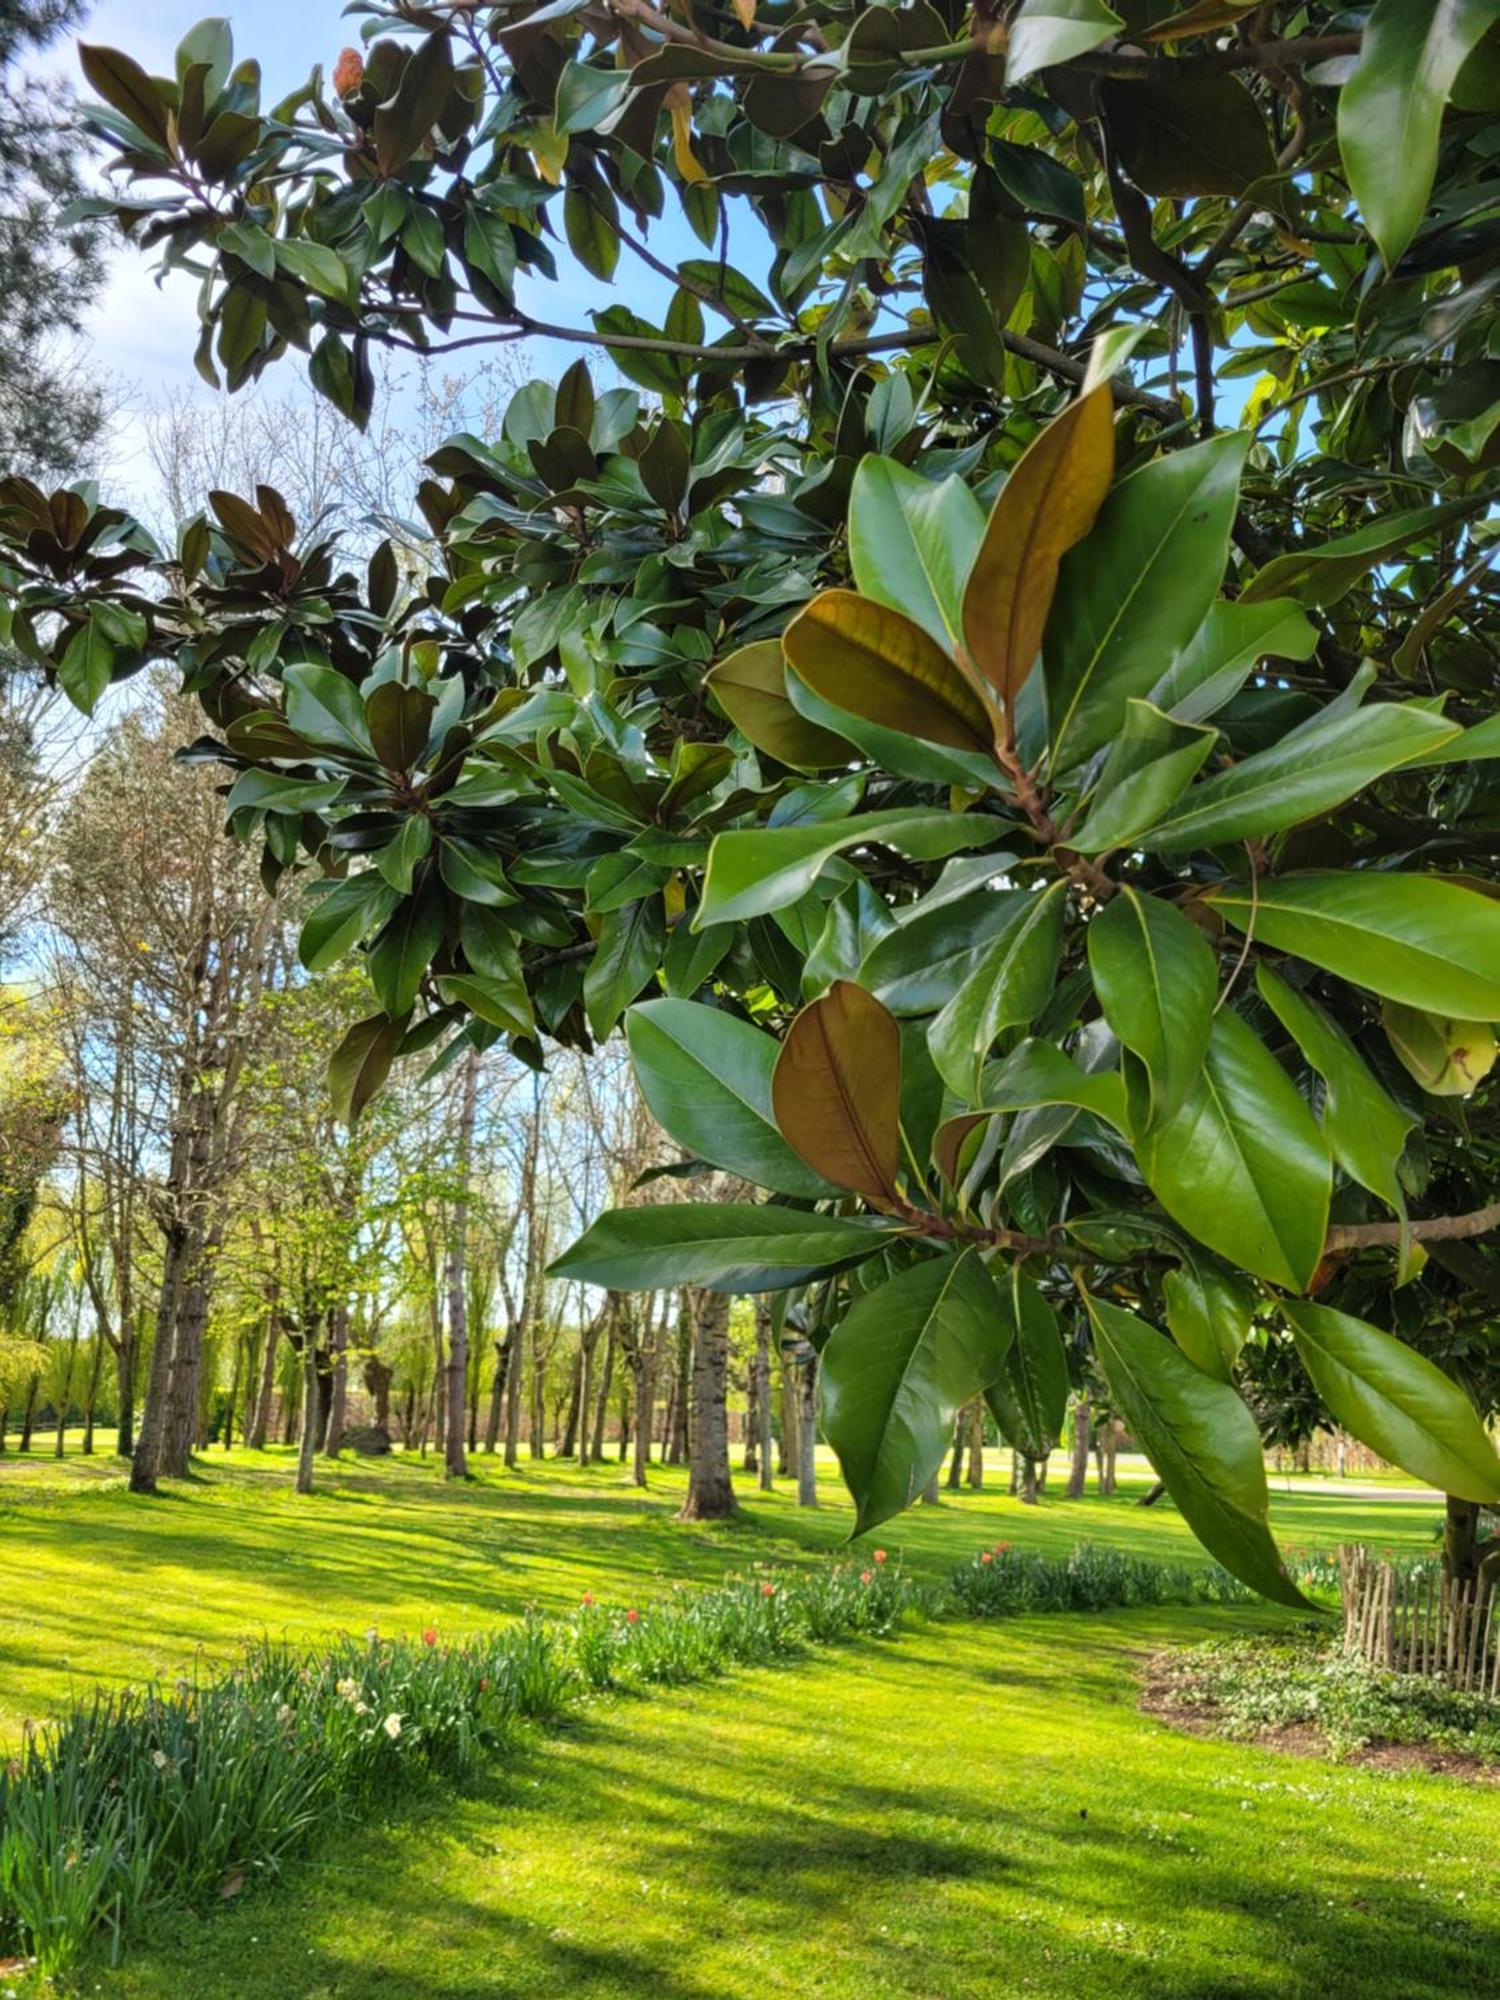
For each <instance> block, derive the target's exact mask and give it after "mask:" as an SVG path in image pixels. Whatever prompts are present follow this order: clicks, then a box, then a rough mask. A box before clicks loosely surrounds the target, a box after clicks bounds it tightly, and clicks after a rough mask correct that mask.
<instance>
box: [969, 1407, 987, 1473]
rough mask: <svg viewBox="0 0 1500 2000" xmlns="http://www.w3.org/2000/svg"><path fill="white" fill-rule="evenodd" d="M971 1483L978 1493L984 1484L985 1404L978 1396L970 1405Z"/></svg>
mask: <svg viewBox="0 0 1500 2000" xmlns="http://www.w3.org/2000/svg"><path fill="white" fill-rule="evenodd" d="M969 1484H970V1486H971V1487H973V1489H974V1491H975V1492H976V1493H977V1492H979V1490H980V1489H981V1487H982V1486H983V1485H984V1404H983V1403H982V1402H981V1401H980V1400H979V1398H978V1397H977V1396H976V1397H975V1398H974V1401H973V1402H972V1403H970V1405H969Z"/></svg>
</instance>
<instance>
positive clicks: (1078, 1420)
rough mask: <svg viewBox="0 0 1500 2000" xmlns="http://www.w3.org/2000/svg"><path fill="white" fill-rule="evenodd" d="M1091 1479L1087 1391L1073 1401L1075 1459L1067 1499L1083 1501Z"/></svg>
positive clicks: (1069, 1475)
mask: <svg viewBox="0 0 1500 2000" xmlns="http://www.w3.org/2000/svg"><path fill="white" fill-rule="evenodd" d="M1088 1477H1089V1396H1088V1391H1087V1389H1082V1390H1080V1391H1079V1393H1078V1395H1077V1396H1075V1397H1074V1399H1073V1457H1072V1460H1071V1462H1070V1464H1069V1466H1068V1486H1067V1497H1068V1498H1069V1499H1070V1500H1081V1499H1082V1498H1083V1491H1084V1488H1085V1486H1086V1485H1087V1484H1088Z"/></svg>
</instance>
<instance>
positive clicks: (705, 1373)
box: [680, 1291, 737, 1521]
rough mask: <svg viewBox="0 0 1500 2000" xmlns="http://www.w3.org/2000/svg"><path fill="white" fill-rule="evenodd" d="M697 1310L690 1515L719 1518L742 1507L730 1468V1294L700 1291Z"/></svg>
mask: <svg viewBox="0 0 1500 2000" xmlns="http://www.w3.org/2000/svg"><path fill="white" fill-rule="evenodd" d="M689 1310H690V1312H691V1334H692V1374H691V1383H692V1407H693V1431H692V1457H691V1460H690V1462H689V1466H688V1490H687V1498H686V1499H685V1500H684V1501H683V1503H682V1513H681V1516H680V1518H681V1519H682V1520H684V1521H719V1520H723V1519H725V1518H726V1517H727V1516H728V1515H730V1514H733V1513H734V1512H735V1509H736V1504H737V1503H736V1501H735V1497H734V1483H733V1480H732V1479H731V1477H730V1471H729V1406H728V1395H729V1299H728V1296H727V1295H726V1294H725V1293H723V1292H703V1291H696V1292H695V1295H694V1298H693V1301H692V1305H691V1307H690V1308H689Z"/></svg>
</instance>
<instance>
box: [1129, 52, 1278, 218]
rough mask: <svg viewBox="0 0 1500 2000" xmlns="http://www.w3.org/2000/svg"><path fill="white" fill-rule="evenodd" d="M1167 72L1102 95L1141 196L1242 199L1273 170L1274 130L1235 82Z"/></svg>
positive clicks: (1168, 67) (1234, 79)
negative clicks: (1223, 196) (1254, 184)
mask: <svg viewBox="0 0 1500 2000" xmlns="http://www.w3.org/2000/svg"><path fill="white" fill-rule="evenodd" d="M1162 67H1163V70H1164V72H1165V73H1164V74H1163V75H1162V76H1160V77H1147V78H1144V79H1141V80H1135V79H1132V80H1131V81H1130V82H1119V81H1113V82H1107V83H1106V84H1105V85H1104V87H1103V89H1102V91H1101V93H1100V95H1101V99H1102V102H1103V105H1104V111H1105V116H1106V117H1107V118H1108V120H1109V130H1110V133H1111V136H1112V137H1113V139H1114V142H1115V144H1116V146H1117V147H1118V149H1119V154H1120V158H1121V160H1122V161H1123V163H1124V166H1125V169H1126V172H1127V173H1128V174H1129V175H1130V178H1131V179H1132V180H1133V181H1134V182H1135V184H1136V186H1137V187H1138V188H1139V189H1140V190H1141V192H1142V193H1143V194H1149V195H1172V196H1176V197H1190V196H1193V195H1207V194H1227V195H1242V194H1244V192H1245V190H1246V189H1247V188H1248V187H1250V186H1251V185H1252V183H1254V182H1256V181H1258V180H1261V179H1262V178H1263V177H1264V176H1266V175H1268V174H1272V173H1274V172H1275V171H1276V157H1275V154H1274V153H1273V151H1272V148H1271V131H1270V127H1269V126H1268V125H1267V123H1266V119H1265V114H1264V112H1263V111H1262V110H1261V108H1260V106H1259V105H1258V104H1257V102H1256V100H1255V98H1254V96H1253V95H1252V94H1251V92H1250V91H1249V90H1248V89H1247V88H1246V87H1245V85H1244V84H1243V83H1241V82H1240V80H1239V78H1238V77H1235V76H1227V75H1218V76H1215V75H1212V74H1210V75H1208V76H1174V75H1173V74H1172V70H1171V65H1170V64H1163V66H1162Z"/></svg>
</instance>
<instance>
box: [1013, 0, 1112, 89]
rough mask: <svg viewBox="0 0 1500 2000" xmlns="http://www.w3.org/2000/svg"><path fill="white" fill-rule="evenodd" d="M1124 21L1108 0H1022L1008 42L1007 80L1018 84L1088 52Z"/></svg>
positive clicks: (1108, 36)
mask: <svg viewBox="0 0 1500 2000" xmlns="http://www.w3.org/2000/svg"><path fill="white" fill-rule="evenodd" d="M1124 25H1125V23H1124V21H1123V20H1122V19H1121V18H1120V16H1119V15H1118V14H1117V13H1116V12H1115V11H1114V9H1113V8H1112V7H1106V6H1105V4H1104V0H1022V5H1021V7H1020V10H1019V11H1018V12H1017V14H1016V16H1015V19H1014V20H1013V21H1012V22H1011V25H1010V37H1009V39H1008V40H1007V42H1006V45H1005V81H1006V82H1007V83H1008V84H1009V85H1010V86H1011V87H1012V88H1014V87H1015V85H1016V84H1018V83H1024V82H1025V80H1026V78H1027V77H1028V76H1032V75H1034V74H1035V72H1036V71H1037V70H1039V69H1049V68H1051V67H1052V65H1053V64H1055V63H1065V62H1069V61H1071V60H1072V58H1073V57H1074V56H1082V55H1087V54H1088V52H1089V50H1090V49H1097V48H1098V46H1099V44H1100V43H1101V42H1106V41H1108V40H1109V38H1110V36H1111V35H1117V34H1118V33H1119V32H1120V30H1121V29H1122V28H1123V27H1124Z"/></svg>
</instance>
